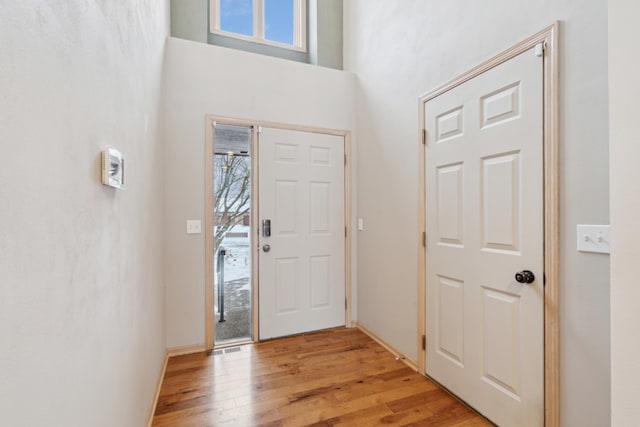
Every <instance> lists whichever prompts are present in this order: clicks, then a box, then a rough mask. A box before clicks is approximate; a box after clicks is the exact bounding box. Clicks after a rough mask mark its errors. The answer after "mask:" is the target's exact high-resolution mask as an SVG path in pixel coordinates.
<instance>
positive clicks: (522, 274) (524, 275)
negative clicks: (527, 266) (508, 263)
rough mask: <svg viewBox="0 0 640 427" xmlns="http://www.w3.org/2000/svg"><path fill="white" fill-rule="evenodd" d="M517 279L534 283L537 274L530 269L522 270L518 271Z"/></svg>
mask: <svg viewBox="0 0 640 427" xmlns="http://www.w3.org/2000/svg"><path fill="white" fill-rule="evenodd" d="M516 280H517V281H518V283H533V281H534V280H536V276H534V275H533V273H532V272H531V271H529V270H522V271H518V272H517V273H516Z"/></svg>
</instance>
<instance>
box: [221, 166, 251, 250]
mask: <svg viewBox="0 0 640 427" xmlns="http://www.w3.org/2000/svg"><path fill="white" fill-rule="evenodd" d="M249 169H250V159H249V156H237V155H221V154H216V155H215V158H214V178H213V184H214V198H215V199H214V212H215V225H216V231H215V246H214V251H215V252H214V253H218V248H219V247H220V245H221V244H222V241H223V240H224V238H225V236H226V234H227V233H228V232H229V230H231V229H232V228H233V227H235V226H236V225H238V224H242V222H243V219H244V217H245V216H246V215H248V213H249V208H250V205H251V204H250V203H249V197H250V196H251V183H250V173H249Z"/></svg>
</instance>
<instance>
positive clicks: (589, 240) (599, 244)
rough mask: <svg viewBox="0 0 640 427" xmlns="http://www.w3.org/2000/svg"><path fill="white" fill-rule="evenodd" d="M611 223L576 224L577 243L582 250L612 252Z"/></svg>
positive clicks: (602, 252) (601, 252)
mask: <svg viewBox="0 0 640 427" xmlns="http://www.w3.org/2000/svg"><path fill="white" fill-rule="evenodd" d="M610 228H611V226H610V225H583V224H578V225H577V226H576V234H577V240H578V242H577V245H578V250H579V251H580V252H595V253H600V254H608V253H611V233H610Z"/></svg>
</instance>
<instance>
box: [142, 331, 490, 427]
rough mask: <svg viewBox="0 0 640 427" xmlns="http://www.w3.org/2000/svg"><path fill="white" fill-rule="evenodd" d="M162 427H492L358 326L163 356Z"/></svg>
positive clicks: (157, 422) (157, 419)
mask: <svg viewBox="0 0 640 427" xmlns="http://www.w3.org/2000/svg"><path fill="white" fill-rule="evenodd" d="M153 425H154V426H155V427H163V426H180V427H182V426H194V427H200V426H213V425H216V426H218V425H230V426H257V425H264V426H304V425H317V426H341V425H344V426H354V425H356V426H358V425H362V426H369V425H422V426H457V427H478V426H491V425H492V424H491V423H489V422H488V421H487V420H485V419H484V418H482V417H480V416H479V415H477V414H476V413H474V412H473V411H472V410H471V409H469V408H467V407H466V406H465V405H464V404H462V403H461V402H459V401H458V400H456V399H455V398H453V397H452V396H450V395H449V394H448V393H447V392H445V391H443V390H441V389H440V388H439V387H438V386H437V385H436V384H434V383H433V382H431V381H429V380H428V379H427V378H425V377H423V376H421V375H419V374H417V373H416V372H414V371H412V370H411V369H410V368H409V367H407V366H406V365H405V364H403V363H402V362H399V361H397V360H395V358H394V357H393V355H391V354H390V353H389V352H387V351H386V350H385V349H384V348H383V347H381V346H380V345H379V344H378V343H376V342H375V341H373V340H372V339H371V338H369V337H368V336H367V335H365V334H363V333H362V332H361V331H359V330H357V329H346V328H336V329H331V330H328V331H321V332H317V333H311V334H306V335H300V336H295V337H287V338H282V339H276V340H270V341H265V342H261V343H256V344H249V345H245V346H242V347H240V348H237V349H236V348H232V349H225V350H222V351H218V352H217V354H205V353H199V354H191V355H184V356H176V357H172V358H170V359H169V363H168V365H167V370H166V373H165V377H164V380H163V384H162V388H161V391H160V397H159V400H158V404H157V407H156V412H155V415H154V419H153Z"/></svg>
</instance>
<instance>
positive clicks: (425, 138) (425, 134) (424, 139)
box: [422, 129, 427, 145]
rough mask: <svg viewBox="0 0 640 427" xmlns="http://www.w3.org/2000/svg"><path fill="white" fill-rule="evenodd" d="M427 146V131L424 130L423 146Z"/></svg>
mask: <svg viewBox="0 0 640 427" xmlns="http://www.w3.org/2000/svg"><path fill="white" fill-rule="evenodd" d="M426 144H427V130H426V129H422V145H426Z"/></svg>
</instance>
